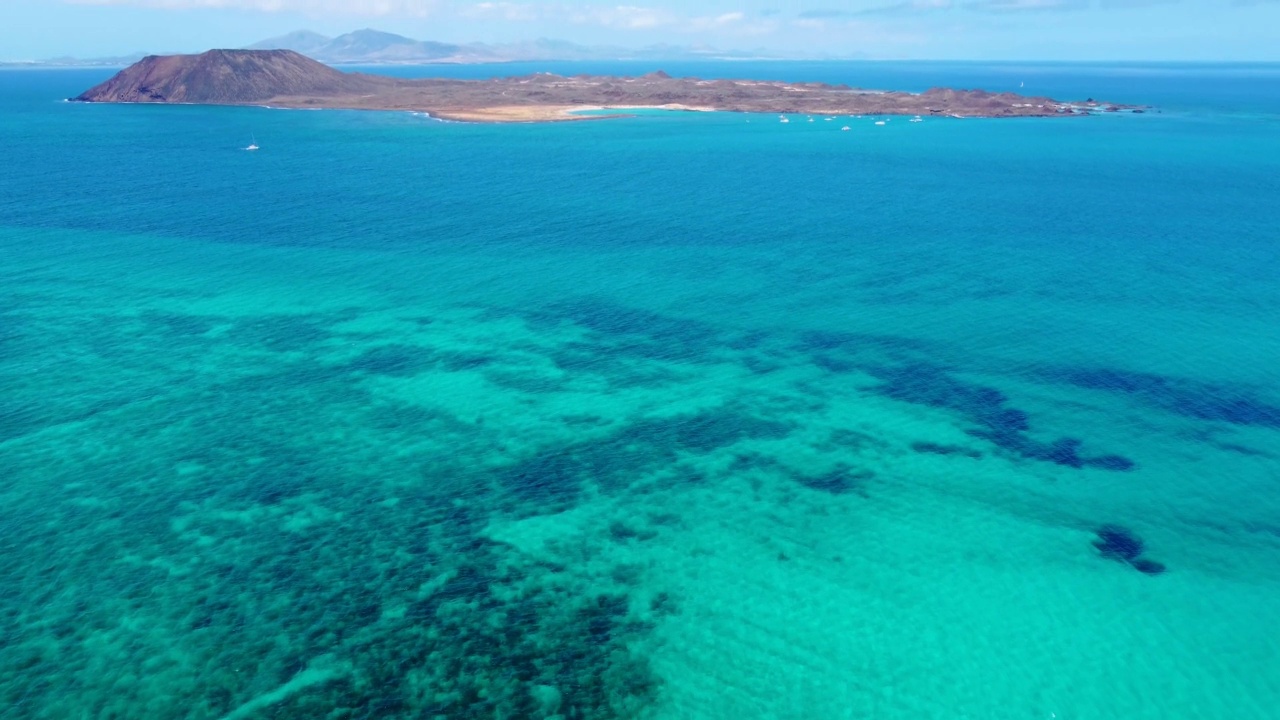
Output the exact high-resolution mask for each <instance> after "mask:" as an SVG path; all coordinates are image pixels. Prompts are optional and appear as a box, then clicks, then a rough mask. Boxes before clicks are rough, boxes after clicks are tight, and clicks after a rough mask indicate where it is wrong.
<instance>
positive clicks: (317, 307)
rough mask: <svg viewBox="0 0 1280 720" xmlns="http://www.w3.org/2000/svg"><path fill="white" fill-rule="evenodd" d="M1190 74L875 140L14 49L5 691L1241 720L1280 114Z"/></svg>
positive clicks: (1269, 368)
mask: <svg viewBox="0 0 1280 720" xmlns="http://www.w3.org/2000/svg"><path fill="white" fill-rule="evenodd" d="M725 65H726V66H728V67H721V68H720V71H721V72H723V73H733V74H734V75H742V74H756V73H759V74H760V75H761V76H769V75H770V73H774V74H778V73H791V72H795V71H796V68H795V67H794V66H790V65H787V64H781V65H784V67H778V65H779V64H773V65H762V66H761V67H760V68H752V67H744V66H743V65H741V64H737V63H726V64H725ZM811 69H812V68H811ZM818 69H819V70H821V71H822V72H824V73H827V75H823V76H817V77H813V78H812V79H818V80H829V79H831V80H834V79H839V78H842V77H845V76H844V75H841V73H847V75H848V77H847V79H848V80H850V82H851V84H855V83H857V80H858V78H857V77H856V76H855V72H854V71H855V70H856V69H857V68H856V67H855V68H852V69H851V68H849V67H847V66H841V65H840V64H830V65H828V66H823V67H822V68H818ZM891 69H892V68H891ZM607 70H608V69H607V68H604V69H603V70H602V71H607ZM667 70H668V71H669V72H672V74H676V72H675V71H674V70H672V69H671V68H667ZM702 70H703V71H705V70H707V68H706V67H703V68H702ZM482 71H487V69H474V68H473V69H466V70H465V72H482ZM894 71H895V72H899V73H902V72H908V71H911V72H914V70H911V68H906V69H903V68H897V69H896V70H894ZM458 72H464V70H462V69H459V70H458ZM939 72H943V74H944V75H945V73H946V72H950V73H953V74H955V75H956V76H958V77H968V76H970V75H973V74H974V73H977V75H978V76H979V78H980V79H981V78H983V77H985V78H986V79H987V80H989V81H990V82H996V81H1004V80H1007V79H1008V78H1009V77H1011V74H1010V71H1009V70H1008V69H1007V68H1002V69H999V70H998V72H997V71H995V70H982V69H981V68H978V69H975V68H973V67H970V66H959V67H951V68H949V69H948V68H942V69H941V70H939ZM983 72H987V74H986V75H985V76H984V75H982V73H983ZM704 74H707V75H708V76H711V75H710V73H704ZM1040 74H1041V75H1043V76H1044V77H1046V78H1057V82H1060V83H1062V84H1063V85H1064V86H1067V87H1087V86H1088V85H1089V83H1090V82H1092V80H1091V79H1095V78H1097V77H1102V76H1106V77H1111V78H1113V81H1114V78H1132V77H1133V75H1132V73H1130V74H1125V73H1123V72H1121V71H1120V70H1117V71H1116V72H1115V73H1112V74H1105V73H1099V72H1097V71H1096V69H1089V68H1085V69H1083V70H1078V71H1077V72H1076V74H1075V75H1073V74H1072V69H1071V68H1070V67H1066V68H1052V69H1045V68H1041V70H1040ZM1148 75H1150V73H1147V75H1142V77H1147V76H1148ZM894 77H897V76H894ZM1160 77H1163V76H1160ZM1179 77H1180V78H1181V80H1180V81H1181V82H1182V83H1183V84H1184V87H1185V89H1184V91H1183V92H1184V93H1186V95H1185V97H1184V100H1185V104H1184V105H1182V106H1178V103H1177V102H1174V103H1170V104H1168V106H1167V107H1166V109H1167V110H1168V111H1167V112H1163V113H1151V114H1146V115H1140V116H1137V115H1123V116H1102V117H1093V118H1071V119H1046V120H989V121H988V120H949V119H933V118H929V119H927V120H926V122H923V123H917V124H912V123H909V122H907V119H906V118H895V119H893V121H892V122H890V123H888V124H887V125H886V126H881V127H877V126H875V125H874V124H873V123H874V120H875V119H876V118H870V117H868V118H864V119H860V120H848V119H842V120H840V121H832V122H826V121H824V120H823V119H821V118H816V122H815V123H808V122H806V121H805V120H806V118H804V116H792V122H791V123H788V124H782V123H779V122H778V121H777V118H776V117H775V116H754V115H750V116H748V115H740V114H733V113H687V112H671V111H657V112H653V113H637V116H636V117H630V118H623V119H617V120H608V121H599V122H590V123H562V124H546V125H480V124H466V123H438V122H429V121H426V119H425V118H422V117H417V116H414V115H411V114H408V113H369V112H313V113H275V112H270V111H268V110H264V109H256V108H201V107H143V106H128V107H110V106H80V105H67V104H62V103H58V102H56V99H57V98H58V97H63V96H67V95H71V94H74V92H75V91H78V90H79V89H83V87H87V86H88V85H89V84H92V83H91V81H92V80H95V79H96V78H97V76H96V75H94V74H93V73H89V72H84V73H81V72H66V73H56V74H52V73H44V74H41V73H35V72H24V73H0V86H3V88H4V90H5V92H3V93H0V98H4V99H3V100H2V101H0V102H2V103H3V104H4V106H5V107H4V110H5V112H3V113H0V138H3V139H4V141H5V144H6V147H8V148H9V149H10V152H11V156H12V158H11V159H12V160H13V162H12V163H10V164H8V166H7V169H6V171H5V172H4V173H3V174H0V193H3V197H5V198H7V200H6V201H5V202H4V204H2V205H0V257H3V263H0V387H3V389H4V393H3V395H0V468H3V471H2V472H0V546H3V547H4V549H5V551H4V552H3V554H0V587H2V589H3V592H0V637H3V638H4V643H3V644H2V645H0V703H3V705H4V706H5V707H6V708H9V709H10V710H9V714H10V715H11V716H13V717H31V718H61V717H73V716H85V717H113V716H114V717H121V718H125V717H129V718H132V717H183V718H211V719H215V720H217V719H220V718H316V717H349V718H362V717H379V718H384V717H385V718H400V717H403V718H410V717H414V718H417V717H449V718H456V717H485V718H492V717H531V718H554V717H561V718H571V717H572V718H614V717H636V718H744V717H759V718H796V719H800V718H856V717H877V718H885V719H887V720H893V719H895V718H913V719H916V718H921V717H936V718H954V717H975V718H994V719H1001V718H1008V719H1010V720H1013V719H1023V718H1079V719H1085V718H1098V717H1123V718H1135V719H1142V718H1153V719H1154V718H1161V719H1162V720H1168V719H1169V718H1184V717H1185V718H1193V717H1194V718H1222V719H1223V720H1226V719H1228V718H1230V719H1231V720H1242V719H1247V718H1259V719H1262V718H1269V717H1271V715H1272V714H1273V706H1274V701H1275V698H1276V695H1277V690H1278V689H1280V663H1278V662H1276V659H1277V657H1280V623H1278V622H1277V616H1276V615H1275V613H1274V612H1273V611H1272V609H1271V608H1272V606H1273V605H1274V598H1275V597H1276V595H1277V591H1280V495H1277V494H1276V492H1275V488H1276V483H1277V481H1280V452H1278V451H1277V450H1276V448H1280V377H1278V376H1277V373H1276V370H1275V366H1274V363H1273V362H1272V359H1273V358H1275V357H1276V356H1277V355H1280V332H1277V326H1276V324H1275V308H1276V307H1280V283H1278V282H1277V277H1276V270H1275V268H1277V267H1280V264H1277V262H1276V261H1277V260H1280V246H1277V244H1276V238H1275V236H1274V228H1275V227H1277V226H1280V211H1277V209H1276V207H1275V204H1274V202H1273V198H1274V197H1276V196H1277V195H1278V194H1280V184H1278V181H1277V179H1276V178H1278V177H1280V172H1277V171H1278V170H1280V141H1278V140H1277V138H1280V134H1277V133H1276V132H1275V125H1274V122H1273V121H1272V120H1270V119H1268V118H1274V117H1276V116H1277V115H1270V114H1269V113H1273V112H1274V111H1275V108H1274V107H1268V106H1266V104H1265V103H1264V102H1262V101H1257V100H1255V101H1254V104H1253V105H1252V106H1250V107H1248V108H1246V109H1244V110H1238V109H1236V108H1234V107H1224V108H1220V109H1218V110H1215V111H1212V112H1209V111H1203V110H1194V111H1193V110H1190V109H1179V110H1177V111H1176V112H1175V111H1174V110H1175V108H1176V107H1183V108H1192V107H1195V106H1196V105H1197V102H1198V101H1199V98H1198V97H1197V96H1195V95H1194V93H1195V87H1196V84H1195V83H1196V82H1198V81H1203V82H1207V83H1225V84H1226V85H1228V86H1234V84H1236V83H1239V82H1243V81H1242V80H1240V78H1237V77H1235V76H1229V77H1228V78H1227V79H1226V80H1224V79H1223V77H1222V74H1221V73H1206V72H1204V71H1202V70H1197V71H1196V72H1193V73H1191V74H1190V75H1186V76H1179ZM1268 77H1269V76H1268ZM1188 78H1190V79H1188ZM1197 78H1199V80H1197ZM1205 78H1208V79H1207V80H1206V79H1205ZM798 79H805V78H798ZM874 79H875V78H872V80H874ZM880 79H884V76H882V77H881V78H880ZM890 79H892V78H890ZM1250 81H1251V82H1257V80H1256V78H1254V77H1252V76H1250ZM1116 82H1118V81H1116ZM1266 82H1269V83H1270V84H1267V85H1265V86H1264V89H1266V93H1263V94H1264V95H1265V96H1266V97H1270V98H1273V100H1275V103H1280V99H1277V98H1280V88H1277V87H1276V86H1275V79H1274V78H1272V79H1271V80H1267V81H1266ZM864 84H866V85H876V86H879V83H876V82H867V83H864ZM1161 88H1163V89H1162V90H1161V91H1162V92H1169V90H1168V88H1167V86H1161ZM906 89H911V88H906ZM1122 89H1123V85H1113V86H1110V87H1103V88H1101V89H1099V90H1098V91H1097V93H1096V94H1097V95H1098V96H1100V97H1101V96H1104V95H1105V96H1106V97H1107V98H1108V99H1111V100H1115V101H1119V102H1127V101H1130V98H1127V97H1118V96H1116V95H1117V91H1118V90H1122ZM1107 91H1110V92H1109V93H1108V92H1107ZM1267 93H1270V94H1267ZM1132 101H1135V102H1144V101H1145V98H1133V99H1132ZM1246 118H1247V119H1246ZM745 120H751V122H750V123H747V122H744V121H745ZM844 124H850V125H851V126H852V129H851V131H850V132H840V131H839V130H838V128H839V126H841V125H844ZM55 129H56V132H55ZM250 138H254V139H256V140H257V142H258V144H260V145H261V148H262V149H261V150H260V151H258V152H254V153H249V152H244V151H243V150H242V149H241V148H243V147H244V145H246V144H247V142H248V140H249V139H250Z"/></svg>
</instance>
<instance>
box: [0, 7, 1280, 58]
mask: <svg viewBox="0 0 1280 720" xmlns="http://www.w3.org/2000/svg"><path fill="white" fill-rule="evenodd" d="M364 27H373V28H377V29H380V30H387V31H389V32H396V33H400V34H402V35H408V36H410V37H414V38H418V39H423V40H444V41H455V42H458V41H486V42H505V41H514V40H528V39H533V38H539V37H548V38H556V39H564V40H571V41H575V42H580V43H585V44H614V45H625V46H642V45H650V44H654V43H673V44H680V45H708V46H713V47H717V48H734V49H755V48H764V49H769V50H772V51H775V52H777V53H781V54H798V53H812V52H828V53H833V54H841V55H847V54H852V53H862V54H864V55H866V56H869V57H876V58H929V59H935V58H940V59H975V60H1005V59H1009V60H1035V59H1046V60H1115V59H1119V60H1193V61H1206V60H1208V61H1211V60H1232V61H1248V60H1266V61H1280V0H800V2H794V1H793V2H780V1H779V0H703V1H702V2H697V3H693V2H687V1H679V0H622V2H621V3H619V2H617V1H615V2H601V1H596V0H567V1H565V2H541V1H539V0H0V59H5V60H19V59H35V58H47V57H54V56H61V55H74V56H78V57H95V56H105V55H118V54H125V53H130V52H135V51H149V52H172V51H181V52H189V51H198V50H203V49H207V48H210V47H240V46H243V45H247V44H249V43H252V42H255V41H258V40H261V39H264V38H267V37H271V36H274V35H280V34H283V33H285V32H289V31H292V30H299V29H310V30H315V31H317V32H322V33H325V34H329V35H336V34H340V33H343V32H347V31H350V30H355V29H359V28H364Z"/></svg>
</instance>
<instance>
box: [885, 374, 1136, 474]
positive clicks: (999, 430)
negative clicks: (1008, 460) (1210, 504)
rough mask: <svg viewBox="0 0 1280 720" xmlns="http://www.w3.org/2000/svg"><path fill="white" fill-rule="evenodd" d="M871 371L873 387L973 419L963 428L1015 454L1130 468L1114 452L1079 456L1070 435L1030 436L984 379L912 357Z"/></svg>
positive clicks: (1073, 464)
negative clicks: (876, 382) (971, 379)
mask: <svg viewBox="0 0 1280 720" xmlns="http://www.w3.org/2000/svg"><path fill="white" fill-rule="evenodd" d="M872 373H873V374H874V375H876V376H877V377H878V378H879V379H880V380H881V384H880V386H878V387H877V388H876V392H879V393H880V394H882V395H885V396H886V397H890V398H893V399H895V400H900V401H902V402H909V403H913V404H917V405H925V406H927V407H933V408H939V409H943V410H949V411H952V412H956V413H959V414H961V415H963V416H965V417H966V418H968V420H969V421H970V422H971V423H973V424H975V425H977V427H976V428H974V429H971V430H969V431H968V432H969V434H970V435H973V436H974V437H979V438H982V439H984V440H988V441H990V442H992V443H993V444H995V445H996V446H997V447H1000V448H1001V449H1004V450H1007V451H1009V452H1012V453H1014V454H1016V455H1019V456H1021V457H1024V458H1027V459H1031V460H1040V461H1043V462H1051V463H1054V464H1056V465H1062V466H1064V467H1070V468H1084V467H1096V468H1099V469H1103V470H1117V471H1127V470H1132V469H1133V468H1134V463H1133V461H1131V460H1129V459H1128V458H1124V457H1121V456H1119V455H1107V456H1103V457H1097V458H1089V457H1083V456H1081V455H1080V447H1081V444H1082V443H1081V441H1080V440H1078V439H1076V438H1059V439H1058V440H1055V441H1053V442H1051V443H1045V442H1041V441H1039V440H1036V439H1034V438H1032V437H1030V436H1029V435H1028V434H1027V432H1028V431H1029V430H1030V429H1031V420H1030V417H1029V416H1028V415H1027V413H1025V412H1024V411H1022V410H1019V409H1017V408H1012V407H1008V405H1007V402H1008V398H1006V397H1005V395H1004V393H1001V392H1000V391H999V390H997V389H995V388H992V387H987V386H985V385H977V384H972V383H965V382H962V381H960V380H957V379H956V378H954V377H952V376H951V375H950V374H949V373H948V372H946V371H945V370H943V369H941V368H938V367H935V366H932V365H926V364H923V363H913V364H909V365H901V366H893V367H880V368H875V369H873V370H872Z"/></svg>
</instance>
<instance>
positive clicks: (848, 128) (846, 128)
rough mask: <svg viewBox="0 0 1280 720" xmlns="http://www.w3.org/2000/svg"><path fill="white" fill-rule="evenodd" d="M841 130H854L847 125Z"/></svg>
mask: <svg viewBox="0 0 1280 720" xmlns="http://www.w3.org/2000/svg"><path fill="white" fill-rule="evenodd" d="M840 129H841V130H852V129H853V128H850V127H849V126H848V125H845V126H844V127H842V128H840Z"/></svg>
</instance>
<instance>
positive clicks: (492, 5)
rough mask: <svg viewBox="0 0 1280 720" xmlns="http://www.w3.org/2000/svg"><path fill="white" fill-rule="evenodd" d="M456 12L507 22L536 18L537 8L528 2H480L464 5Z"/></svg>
mask: <svg viewBox="0 0 1280 720" xmlns="http://www.w3.org/2000/svg"><path fill="white" fill-rule="evenodd" d="M458 14H459V15H461V16H462V17H465V18H470V19H473V20H506V21H508V22H526V21H529V20H537V19H538V17H539V14H538V8H536V7H534V6H533V5H530V4H528V3H513V2H482V3H476V4H474V5H466V6H463V7H461V8H459V10H458Z"/></svg>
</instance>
